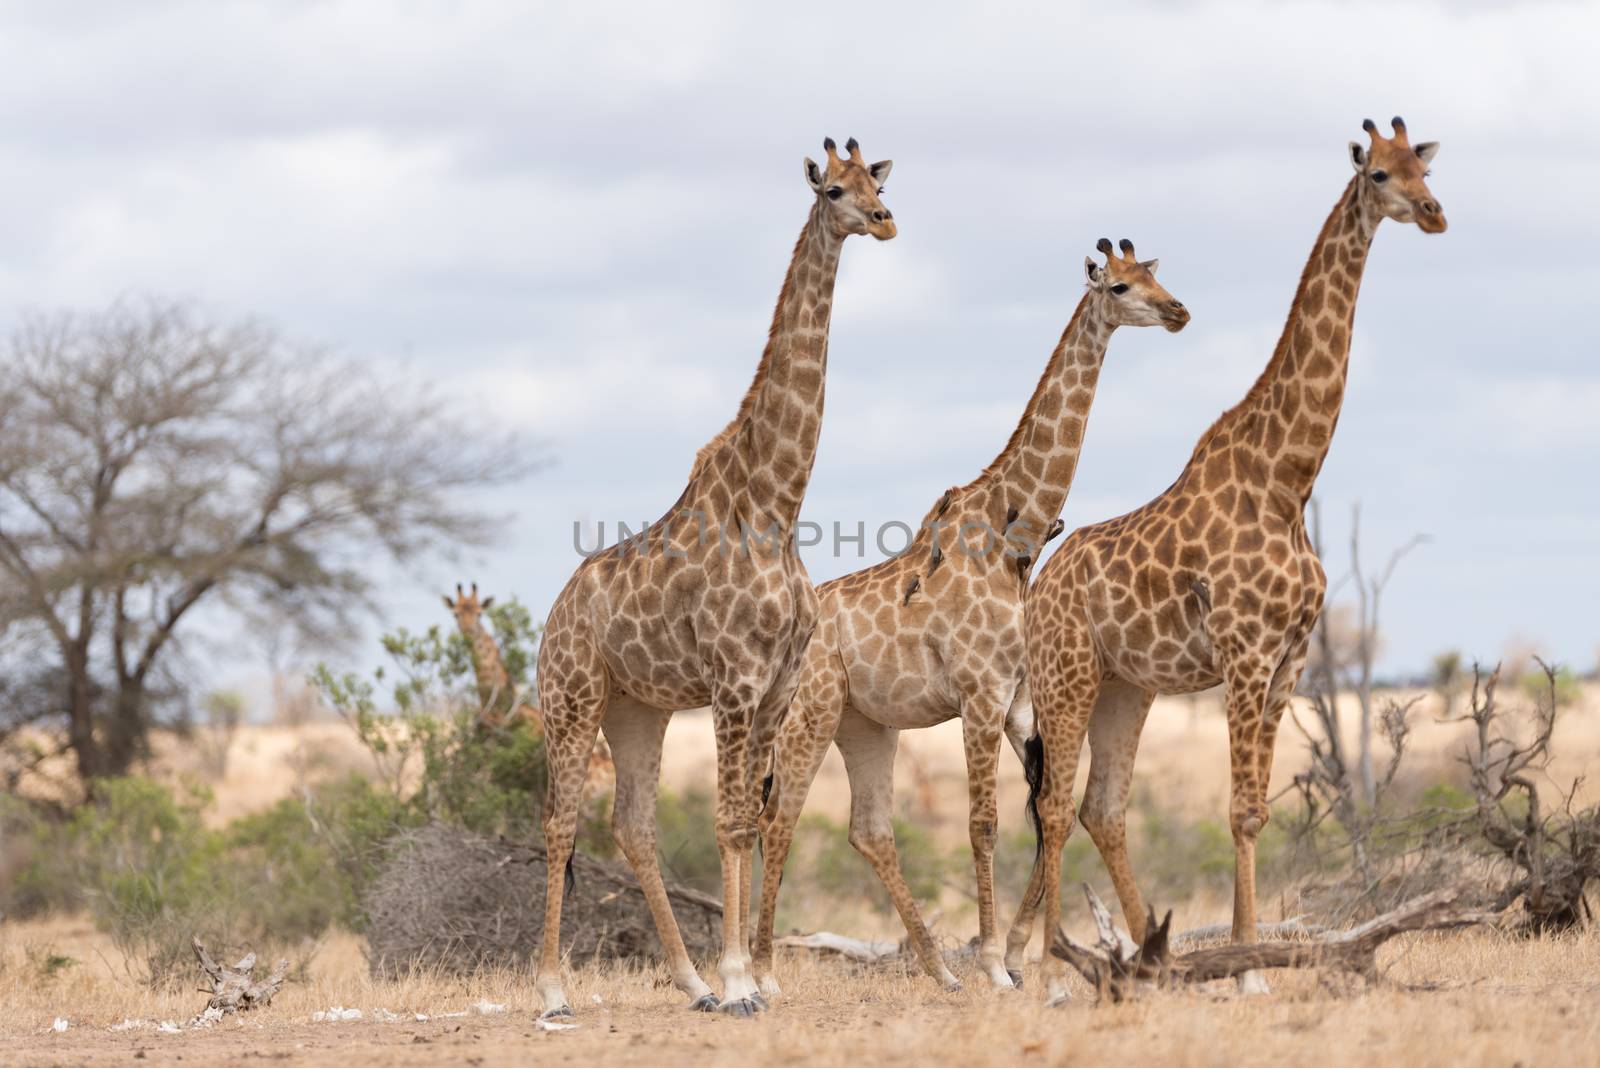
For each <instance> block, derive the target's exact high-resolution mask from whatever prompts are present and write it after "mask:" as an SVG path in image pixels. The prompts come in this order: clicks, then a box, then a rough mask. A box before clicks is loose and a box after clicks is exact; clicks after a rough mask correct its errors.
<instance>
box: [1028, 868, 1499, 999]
mask: <svg viewBox="0 0 1600 1068" xmlns="http://www.w3.org/2000/svg"><path fill="white" fill-rule="evenodd" d="M1084 893H1085V896H1086V897H1087V898H1088V901H1089V911H1090V913H1091V914H1092V915H1093V916H1094V920H1095V926H1096V928H1097V929H1098V930H1099V932H1100V945H1099V946H1098V947H1094V948H1091V947H1089V946H1085V945H1083V944H1082V943H1079V942H1076V941H1074V940H1073V939H1072V938H1071V937H1069V936H1068V935H1067V933H1066V932H1065V931H1062V930H1061V929H1059V928H1058V929H1057V930H1056V933H1055V937H1054V938H1053V939H1052V940H1051V944H1050V952H1051V953H1052V954H1053V955H1054V956H1056V957H1059V958H1060V959H1062V960H1064V961H1066V962H1067V963H1068V964H1070V965H1071V966H1072V967H1073V968H1074V969H1075V970H1076V971H1077V972H1078V974H1079V975H1081V976H1083V978H1084V981H1085V982H1087V983H1089V985H1091V986H1093V987H1094V988H1095V990H1096V992H1097V994H1098V996H1099V998H1100V1000H1101V1001H1105V1000H1108V999H1109V1000H1110V1001H1112V1002H1118V1001H1124V1000H1127V999H1129V998H1132V997H1136V996H1137V995H1138V994H1139V993H1140V992H1141V991H1142V990H1145V989H1159V988H1162V987H1169V986H1179V985H1186V984H1191V983H1203V982H1208V981H1210V980H1213V979H1227V978H1232V977H1234V976H1238V975H1243V974H1244V973H1245V972H1252V971H1260V970H1264V969H1267V968H1338V969H1340V970H1343V971H1348V972H1353V973H1355V974H1357V975H1361V976H1364V977H1366V978H1369V979H1371V978H1376V976H1377V964H1376V954H1377V951H1378V947H1379V946H1381V945H1383V944H1384V943H1385V942H1387V941H1388V940H1389V939H1391V938H1393V937H1395V936H1396V935H1400V934H1405V933H1407V932H1410V931H1438V930H1446V929H1449V928H1454V927H1463V926H1468V925H1471V924H1478V923H1487V922H1490V921H1492V920H1493V919H1494V918H1495V916H1496V913H1494V912H1485V911H1482V910H1478V909H1474V908H1470V907H1465V906H1463V905H1461V904H1460V900H1461V898H1462V896H1463V893H1464V891H1463V890H1462V889H1461V888H1451V889H1446V890H1439V891H1435V892H1434V893H1431V894H1424V895H1422V896H1421V897H1418V898H1413V899H1412V900H1411V901H1408V902H1406V903H1405V904H1404V905H1401V906H1400V907H1399V908H1397V909H1394V910H1393V911H1391V912H1386V913H1384V914H1383V915H1382V916H1379V917H1377V918H1376V919H1373V920H1370V921H1369V922H1367V923H1364V924H1362V925H1361V926H1359V927H1356V928H1353V929H1351V930H1348V931H1336V932H1325V933H1323V934H1321V935H1319V936H1318V937H1316V938H1315V939H1312V940H1309V941H1298V942H1254V943H1249V944H1243V945H1226V946H1213V947H1210V948H1206V949H1197V950H1194V951H1193V952H1190V953H1184V954H1181V955H1179V956H1176V957H1174V956H1173V954H1172V950H1171V944H1172V939H1171V937H1170V934H1169V930H1168V929H1169V927H1170V925H1171V922H1172V914H1171V913H1170V912H1169V913H1167V916H1166V919H1165V920H1163V921H1162V922H1161V923H1160V924H1157V923H1156V922H1155V913H1154V911H1152V912H1151V915H1150V919H1149V921H1148V927H1147V930H1148V931H1149V933H1148V934H1147V935H1146V936H1145V940H1144V944H1143V945H1141V946H1139V947H1137V949H1131V948H1130V947H1131V942H1130V941H1129V940H1128V939H1127V937H1126V936H1123V937H1122V938H1120V939H1119V938H1117V937H1116V936H1115V933H1114V928H1112V926H1111V914H1110V912H1109V911H1107V909H1106V907H1105V904H1104V903H1103V902H1102V901H1101V900H1100V898H1099V896H1098V895H1097V894H1095V892H1094V891H1093V890H1092V889H1090V888H1089V887H1088V886H1087V885H1085V886H1084Z"/></svg>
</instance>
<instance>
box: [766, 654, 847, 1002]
mask: <svg viewBox="0 0 1600 1068" xmlns="http://www.w3.org/2000/svg"><path fill="white" fill-rule="evenodd" d="M843 696H844V689H843V687H842V686H838V687H834V686H826V687H820V688H818V687H813V686H812V685H811V683H810V682H808V683H807V684H806V686H805V688H804V689H803V690H802V691H801V692H800V694H799V695H798V696H797V697H796V699H795V701H794V703H793V705H792V706H791V707H790V709H789V715H788V717H787V718H786V719H785V720H784V723H783V727H782V730H781V732H780V733H779V735H778V747H777V753H778V756H777V761H776V762H775V766H774V768H773V772H772V792H771V794H770V795H769V796H768V798H767V807H766V809H765V811H764V812H763V813H762V818H761V851H762V852H761V919H760V921H759V922H758V924H757V925H756V936H755V954H754V971H755V976H756V982H757V984H758V985H759V986H760V988H761V992H762V993H763V994H765V995H766V996H768V997H777V996H779V995H780V994H781V993H782V990H781V989H780V988H779V986H778V980H777V978H776V977H775V976H774V975H773V969H772V927H773V924H774V923H775V922H776V915H777V909H778V891H779V888H780V886H781V885H782V883H783V865H784V862H785V861H786V860H787V859H788V857H789V848H790V846H791V845H793V844H794V829H795V825H796V824H797V823H799V821H800V812H801V810H802V809H803V808H804V807H805V802H806V794H807V793H808V792H809V791H810V789H811V783H812V781H813V780H815V779H816V777H817V769H818V768H820V767H821V766H822V758H823V757H824V756H826V755H827V752H828V743H829V742H831V741H832V740H833V736H834V733H835V732H836V731H837V729H838V726H839V716H840V714H841V713H842V712H843V711H844V703H843ZM819 698H826V699H823V700H819Z"/></svg>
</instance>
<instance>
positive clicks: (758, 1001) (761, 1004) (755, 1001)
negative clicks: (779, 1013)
mask: <svg viewBox="0 0 1600 1068" xmlns="http://www.w3.org/2000/svg"><path fill="white" fill-rule="evenodd" d="M750 1004H752V1005H754V1006H755V1008H756V1011H757V1012H766V1011H767V1010H768V1009H770V1008H772V1006H771V1005H770V1004H768V1002H767V999H766V998H764V997H762V996H761V993H760V991H757V992H756V993H754V994H751V995H750Z"/></svg>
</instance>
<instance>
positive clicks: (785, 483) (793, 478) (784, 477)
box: [690, 200, 844, 543]
mask: <svg viewBox="0 0 1600 1068" xmlns="http://www.w3.org/2000/svg"><path fill="white" fill-rule="evenodd" d="M843 244H844V239H843V238H842V237H840V236H839V235H838V234H835V233H834V232H833V229H832V228H831V227H830V226H828V225H827V223H826V221H825V220H824V219H823V212H822V203H821V201H820V200H819V201H818V202H817V205H816V206H815V207H813V208H812V210H811V217H810V218H809V219H808V220H807V221H806V225H805V228H804V229H803V230H801V231H800V239H799V241H797V242H796V243H795V247H794V255H793V257H792V258H791V259H790V262H789V270H788V273H787V274H786V275H785V276H784V280H783V289H782V291H781V292H780V293H779V294H778V306H777V308H776V309H775V310H774V311H773V313H772V327H771V329H770V330H769V331H768V332H767V345H766V348H765V349H764V350H763V351H762V353H761V363H760V364H759V366H758V367H757V368H756V375H755V379H754V380H753V381H752V382H751V383H750V388H749V390H747V391H746V393H745V396H744V399H743V400H742V401H741V402H740V404H739V413H738V414H737V415H736V416H734V419H733V421H732V422H731V423H729V424H728V425H727V427H726V428H724V429H723V431H722V432H721V433H720V434H718V435H717V436H716V437H715V438H712V439H711V441H710V442H709V443H707V445H706V446H705V447H704V448H702V449H701V450H700V454H699V456H698V457H697V459H696V461H695V466H694V469H693V470H692V471H691V472H690V479H691V481H692V480H693V479H694V478H695V477H697V476H699V475H701V474H702V473H705V472H707V471H714V472H716V473H719V474H721V475H722V476H723V479H724V481H725V482H726V484H727V486H729V487H731V488H732V489H733V490H734V496H735V499H736V500H740V501H741V503H742V504H743V505H744V507H746V508H748V509H749V511H750V512H751V513H752V514H750V515H748V516H743V515H741V516H739V517H737V519H748V520H749V521H750V522H751V524H752V525H753V526H754V527H756V528H758V529H760V530H767V529H769V528H770V527H771V526H772V525H773V524H774V523H776V524H777V526H778V529H779V531H780V532H781V533H782V535H783V536H784V538H785V541H786V543H787V539H788V536H789V534H790V533H791V532H792V530H793V527H794V523H795V521H796V520H797V519H798V517H799V515H800V504H801V501H802V500H803V499H804V497H805V492H806V484H807V483H808V482H810V480H811V467H812V464H813V462H814V461H815V459H816V452H817V437H818V435H819V434H820V433H821V430H822V400H823V378H824V375H825V372H826V371H827V365H828V323H829V321H830V319H831V317H832V312H833V286H834V280H835V278H836V277H837V276H838V273H839V252H840V250H841V248H842V247H843ZM712 518H713V519H715V520H719V521H725V522H726V521H737V519H736V517H731V516H729V517H722V516H717V517H712Z"/></svg>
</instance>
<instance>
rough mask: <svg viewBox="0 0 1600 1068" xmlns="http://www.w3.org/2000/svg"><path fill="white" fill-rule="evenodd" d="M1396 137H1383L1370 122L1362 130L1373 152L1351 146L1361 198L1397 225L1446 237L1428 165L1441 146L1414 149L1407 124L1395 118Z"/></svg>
mask: <svg viewBox="0 0 1600 1068" xmlns="http://www.w3.org/2000/svg"><path fill="white" fill-rule="evenodd" d="M1389 121H1390V123H1391V124H1392V125H1393V126H1394V136H1393V137H1384V136H1383V135H1382V134H1380V133H1379V132H1378V124H1377V123H1375V122H1373V121H1372V120H1371V119H1367V120H1366V121H1365V122H1363V123H1362V124H1361V128H1362V129H1363V130H1366V131H1367V135H1368V136H1369V137H1371V138H1372V146H1371V147H1370V148H1362V147H1361V146H1360V145H1359V144H1357V143H1356V142H1354V141H1351V142H1350V165H1351V166H1353V167H1354V168H1355V169H1356V175H1357V180H1358V181H1359V182H1360V188H1359V189H1358V190H1357V192H1358V195H1361V196H1366V197H1371V198H1372V203H1374V204H1375V205H1376V206H1377V209H1378V211H1379V212H1380V213H1381V214H1382V215H1384V216H1385V217H1387V218H1390V219H1393V220H1395V221H1396V222H1414V223H1416V224H1417V226H1418V227H1419V228H1420V229H1421V230H1422V231H1423V232H1424V233H1429V234H1442V233H1444V228H1445V221H1444V212H1443V211H1441V210H1440V209H1439V202H1438V201H1437V200H1435V199H1434V198H1433V194H1432V193H1431V192H1429V191H1428V183H1427V182H1426V181H1424V180H1423V179H1425V178H1427V176H1428V164H1429V163H1431V162H1432V161H1433V157H1434V156H1435V155H1436V154H1437V153H1438V151H1439V142H1437V141H1424V142H1422V143H1421V144H1420V145H1413V144H1412V143H1411V139H1410V138H1409V137H1408V136H1407V135H1406V124H1405V120H1404V119H1402V118H1401V117H1400V116H1398V115H1396V116H1395V117H1394V118H1393V119H1391V120H1389Z"/></svg>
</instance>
